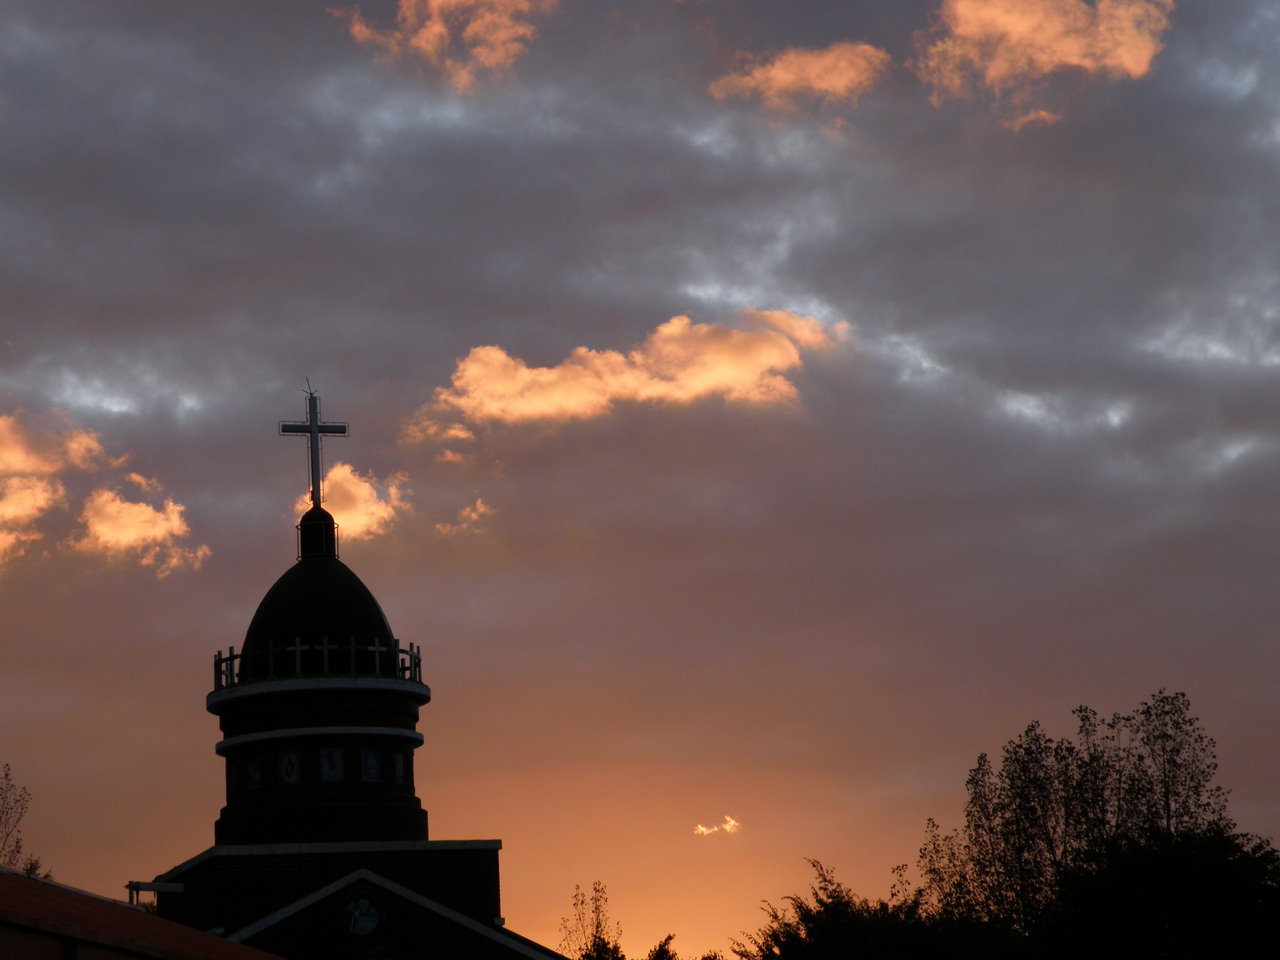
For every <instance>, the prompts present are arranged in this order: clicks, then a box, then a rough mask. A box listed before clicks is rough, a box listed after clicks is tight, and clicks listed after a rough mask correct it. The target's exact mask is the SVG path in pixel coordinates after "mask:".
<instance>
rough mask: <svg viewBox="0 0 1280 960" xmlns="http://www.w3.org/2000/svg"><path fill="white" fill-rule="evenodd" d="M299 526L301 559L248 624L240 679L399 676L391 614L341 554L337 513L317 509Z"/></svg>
mask: <svg viewBox="0 0 1280 960" xmlns="http://www.w3.org/2000/svg"><path fill="white" fill-rule="evenodd" d="M298 531H299V544H300V550H299V554H300V556H299V557H298V562H297V563H295V564H294V565H293V566H292V567H290V568H289V569H288V570H286V571H285V572H284V574H283V575H282V576H281V577H280V579H278V580H277V581H276V582H275V584H274V585H273V586H272V587H271V589H270V590H268V591H267V594H266V596H264V597H263V598H262V602H261V603H259V604H258V609H257V612H256V613H254V615H253V619H252V620H251V621H250V622H249V629H248V631H247V632H246V633H245V638H244V647H243V650H242V654H241V675H240V679H241V681H242V682H243V681H254V680H266V679H278V678H284V677H291V676H326V675H343V674H345V675H352V674H355V675H361V676H384V677H396V676H399V674H400V666H399V662H398V658H397V656H396V643H395V639H394V635H393V634H392V632H391V626H390V624H388V623H387V618H386V615H385V614H384V613H383V612H382V608H381V607H380V606H378V601H377V600H375V599H374V597H373V594H372V593H370V592H369V588H368V587H366V586H365V585H364V583H363V582H361V580H360V578H359V577H357V576H356V575H355V573H353V572H352V571H351V568H350V567H348V566H347V565H346V564H345V563H343V562H342V561H341V560H339V559H338V557H337V550H336V543H337V538H336V528H335V525H334V521H333V516H332V515H331V514H330V513H329V512H328V511H327V510H325V509H324V508H322V507H318V506H317V507H312V508H311V509H310V510H308V511H307V512H306V514H304V515H303V517H302V520H301V521H300V522H299V524H298Z"/></svg>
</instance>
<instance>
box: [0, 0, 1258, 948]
mask: <svg viewBox="0 0 1280 960" xmlns="http://www.w3.org/2000/svg"><path fill="white" fill-rule="evenodd" d="M0 11H2V15H0V126H2V128H3V136H2V137H0V250H2V253H0V284H2V287H0V289H2V290H3V301H2V302H3V309H2V312H0V611H2V612H3V621H2V626H0V762H7V763H9V764H11V765H12V769H13V774H14V777H15V779H16V780H17V781H18V782H19V783H21V784H23V785H25V786H26V787H28V788H29V789H30V791H31V795H32V802H31V809H30V813H29V815H28V818H27V820H26V822H25V825H24V828H25V829H24V834H25V839H26V843H27V846H28V848H29V849H30V850H31V851H32V852H34V853H36V854H38V855H39V856H40V857H41V858H42V860H43V861H44V863H45V865H46V866H47V867H49V868H51V869H52V870H53V873H54V876H55V878H56V879H58V880H60V881H63V882H65V883H69V884H73V885H76V886H80V887H84V888H86V889H89V890H93V891H96V892H100V893H105V894H110V895H117V896H123V893H124V889H123V884H124V883H125V882H126V881H128V880H134V879H150V878H152V877H153V876H155V875H156V874H157V873H159V872H161V871H163V870H166V869H168V868H170V867H172V866H174V865H175V864H177V863H179V862H181V861H182V860H185V859H186V858H188V857H190V856H192V855H194V854H196V853H198V852H199V851H200V850H202V849H204V848H205V847H206V846H208V845H209V844H210V843H211V842H212V825H213V821H214V819H215V817H216V816H217V813H218V809H219V807H220V805H221V803H222V800H223V787H222V766H221V762H220V761H219V760H218V758H217V757H216V756H215V755H214V752H213V745H214V743H215V742H216V740H217V739H218V730H217V723H216V720H215V719H214V718H213V717H211V716H210V715H208V714H207V713H206V712H205V710H204V696H205V694H206V693H207V692H208V691H209V689H210V688H211V686H212V681H213V676H212V662H213V655H214V652H215V651H217V650H219V649H222V650H225V649H226V648H227V647H228V646H230V645H233V644H234V645H239V644H240V642H241V640H242V638H243V635H244V630H245V628H246V627H247V625H248V623H249V620H250V617H251V616H252V614H253V611H254V609H255V607H256V605H257V603H258V601H259V600H260V599H261V597H262V595H263V594H264V593H265V592H266V590H267V588H268V587H269V586H270V585H271V584H272V582H273V581H274V580H275V578H276V577H277V576H279V575H280V574H281V573H282V572H283V571H284V570H285V569H286V568H287V567H288V566H289V565H290V564H291V563H292V562H293V558H294V530H293V524H294V523H295V522H296V518H297V515H298V509H299V508H298V500H299V498H300V497H302V496H303V495H304V494H305V493H306V490H307V459H306V451H305V447H306V445H305V443H303V442H301V441H300V440H298V439H296V438H287V437H280V436H278V435H277V423H278V421H280V420H284V419H299V418H301V417H302V416H303V415H304V412H305V411H304V404H305V395H304V390H305V388H306V386H307V382H308V378H309V380H310V383H311V385H312V386H314V387H315V388H316V390H317V391H318V392H319V394H320V395H321V397H322V404H323V408H322V413H323V415H324V417H325V418H326V419H329V420H339V421H346V422H349V423H350V425H351V430H350V436H349V437H346V438H333V439H330V440H328V441H326V443H325V446H324V460H325V468H326V471H327V477H328V480H327V486H326V493H327V497H328V500H327V503H326V506H327V507H328V508H329V509H330V510H331V511H332V512H333V513H334V514H335V515H336V517H337V519H338V521H339V523H340V525H341V528H340V531H341V532H340V536H341V546H342V557H343V559H344V560H345V561H346V562H347V563H348V565H350V566H351V567H352V568H353V569H354V570H355V571H356V573H357V574H359V576H360V577H361V578H362V579H363V580H364V581H365V583H366V584H367V585H368V586H369V587H370V588H371V589H372V591H373V592H374V594H375V595H376V596H377V597H378V599H379V600H380V602H381V604H382V606H383V609H384V610H385V612H386V614H387V616H388V618H389V620H390V622H391V625H392V627H393V628H394V629H395V631H396V633H397V635H398V637H399V639H400V640H401V641H402V642H413V643H415V644H421V645H422V647H423V673H424V679H426V681H427V682H428V683H429V684H430V685H431V687H432V690H433V700H432V702H431V703H430V704H429V705H428V706H427V707H426V708H424V711H423V717H422V721H421V723H420V726H419V729H420V730H421V731H422V732H423V734H424V735H425V737H426V745H425V746H424V747H423V748H422V749H421V750H419V751H418V756H417V767H416V775H417V783H418V791H419V795H420V797H421V798H422V801H423V804H424V806H426V807H427V809H428V810H429V811H430V823H431V835H432V837H433V838H434V839H470V838H495V837H496V838H501V839H502V840H503V843H504V846H503V853H502V871H503V872H502V877H503V908H504V913H505V916H506V919H507V923H508V925H509V927H510V928H511V929H513V930H515V931H517V932H519V933H521V934H524V935H526V936H529V937H532V938H534V939H537V940H540V941H542V942H544V943H547V944H549V945H551V946H555V945H556V944H557V942H558V940H559V933H558V927H559V921H560V918H561V917H562V916H564V915H566V914H567V913H568V912H569V908H570V897H571V895H572V893H573V888H574V885H575V884H581V885H583V886H584V887H588V888H589V886H590V884H591V882H592V881H594V880H601V881H603V882H604V883H605V884H606V885H607V888H608V892H609V900H610V906H611V908H612V913H613V915H614V916H615V917H616V918H617V919H618V920H620V921H621V923H622V931H623V946H624V948H625V949H626V950H627V952H628V953H629V954H638V955H641V956H643V955H644V953H645V952H646V951H647V950H648V949H649V948H650V947H652V946H653V945H654V944H655V943H656V942H657V941H658V940H659V939H660V938H661V937H663V936H664V935H665V934H667V933H674V934H676V940H675V942H674V944H673V946H674V947H675V949H677V950H679V951H680V952H681V953H682V954H688V955H696V952H697V951H702V950H710V949H713V948H715V949H721V950H725V949H726V948H727V945H728V941H729V939H730V938H732V937H738V936H740V935H741V934H742V933H743V931H745V930H749V929H754V928H755V927H757V926H758V925H759V924H760V923H761V922H762V921H763V914H761V913H760V909H759V907H760V902H761V901H762V900H773V901H775V902H776V901H778V900H779V898H781V897H783V896H785V895H787V894H789V893H795V892H802V891H803V890H805V889H806V887H807V884H808V882H809V879H810V877H811V871H810V868H809V866H808V865H807V864H806V862H805V858H806V857H815V858H818V859H820V860H822V861H823V862H824V863H826V864H828V865H830V866H831V867H833V868H834V869H835V872H836V875H837V877H838V878H840V879H842V880H844V881H845V882H846V883H848V884H850V885H851V886H852V887H853V888H854V889H855V890H856V891H857V892H859V893H861V894H864V895H868V896H873V897H876V896H883V895H886V894H887V892H888V888H889V884H890V881H891V875H890V870H891V868H892V867H893V866H894V865H895V864H899V863H911V864H914V861H915V856H916V851H917V849H918V847H919V844H920V841H921V838H922V836H923V827H924V822H925V819H926V818H927V817H930V816H933V817H935V818H937V819H938V820H939V822H940V823H941V824H942V825H943V826H944V827H948V828H949V827H952V826H956V825H958V824H959V823H960V822H961V818H962V810H963V801H964V779H965V776H966V773H967V771H968V769H969V768H970V766H972V764H973V762H974V759H975V757H976V756H977V754H978V753H979V752H982V751H990V752H993V753H994V752H997V751H998V750H999V748H1000V747H1001V745H1002V744H1003V743H1004V742H1005V741H1006V740H1008V739H1010V738H1011V737H1013V736H1015V735H1016V734H1017V733H1018V732H1019V731H1020V730H1021V729H1022V728H1023V727H1024V726H1025V725H1026V724H1027V723H1028V722H1030V721H1032V720H1035V719H1039V720H1041V721H1043V722H1044V724H1045V726H1046V728H1047V729H1048V731H1049V732H1050V733H1052V734H1055V735H1057V734H1065V733H1070V732H1071V727H1070V720H1071V718H1070V710H1071V708H1072V707H1073V706H1075V705H1077V704H1079V703H1087V704H1090V705H1092V706H1094V707H1096V708H1097V709H1098V710H1099V711H1101V712H1102V713H1104V714H1110V713H1111V712H1113V711H1125V710H1128V709H1131V708H1132V707H1134V706H1135V705H1136V704H1137V703H1138V702H1139V701H1140V700H1142V699H1144V698H1146V697H1147V696H1149V695H1150V694H1151V693H1153V692H1155V691H1156V690H1157V689H1158V688H1161V687H1165V688H1168V689H1170V690H1184V691H1186V692H1187V694H1188V695H1189V697H1190V699H1191V702H1192V705H1193V707H1194V710H1195V712H1196V713H1197V714H1198V715H1199V716H1200V718H1201V720H1202V722H1203V725H1204V727H1205V728H1206V729H1207V730H1208V732H1209V733H1210V734H1211V735H1212V736H1214V737H1215V738H1216V740H1217V743H1218V754H1219V761H1220V779H1221V782H1222V783H1223V784H1224V785H1225V786H1227V787H1229V788H1231V790H1232V807H1231V809H1232V812H1233V813H1234V815H1235V817H1236V819H1237V820H1238V821H1239V824H1240V826H1241V828H1242V829H1246V830H1250V831H1253V832H1256V833H1259V834H1262V835H1264V836H1270V837H1276V836H1277V835H1280V765H1277V764H1276V762H1275V758H1276V757H1277V756H1280V643H1278V642H1277V631H1278V630H1280V627H1278V626H1277V624H1280V590H1278V589H1277V588H1276V581H1277V576H1280V283H1278V281H1277V274H1276V269H1277V268H1276V265H1277V264H1278V263H1280V235H1278V234H1277V231H1276V226H1275V225H1276V224H1277V223H1280V210H1278V209H1277V197H1278V196H1280V194H1278V193H1277V191H1276V189H1275V185H1276V183H1277V182H1280V178H1278V176H1277V175H1278V174H1280V169H1278V168H1280V108H1278V107H1277V104H1280V58H1277V57H1276V56H1275V50H1276V45H1277V41H1278V40H1280V17H1278V16H1277V13H1276V8H1275V5H1274V4H1271V3H1267V2H1264V0H1233V2H1231V3H1222V2H1220V0H1096V2H1085V0H895V2H892V3H887V2H883V0H880V2H873V0H794V2H792V0H788V2H785V3H783V2H762V0H754V2H753V0H617V2H612V0H610V2H601V0H399V3H398V4H397V3H396V2H394V0H379V2H371V0H356V2H354V3H353V4H351V5H345V6H341V8H338V7H335V6H334V5H333V4H331V3H320V2H305V0H273V2H271V3H254V2H219V3H210V2H205V3H183V4H174V3H170V2H160V0H150V2H148V0H118V2H113V3H111V4H103V3H97V2H90V0H63V2H59V3H56V4H49V3H44V2H38V0H11V2H3V0H0Z"/></svg>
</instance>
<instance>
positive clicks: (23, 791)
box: [0, 763, 52, 880]
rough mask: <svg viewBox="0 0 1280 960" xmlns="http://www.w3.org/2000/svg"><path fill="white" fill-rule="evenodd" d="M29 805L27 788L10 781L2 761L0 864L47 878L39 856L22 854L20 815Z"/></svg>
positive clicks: (29, 875)
mask: <svg viewBox="0 0 1280 960" xmlns="http://www.w3.org/2000/svg"><path fill="white" fill-rule="evenodd" d="M30 804H31V791H29V790H28V789H27V788H26V787H20V786H18V784H16V783H14V781H13V771H12V770H11V769H10V767H9V764H7V763H6V764H5V765H4V768H3V771H0V867H7V868H8V869H10V870H18V871H21V872H22V873H25V874H26V875H27V876H28V877H42V878H44V879H46V880H47V879H49V877H51V876H52V874H51V873H49V872H48V871H47V870H45V871H42V868H41V863H40V858H39V857H36V856H32V855H31V854H24V853H23V846H22V818H23V817H25V816H26V815H27V807H28V806H30Z"/></svg>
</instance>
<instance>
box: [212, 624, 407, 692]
mask: <svg viewBox="0 0 1280 960" xmlns="http://www.w3.org/2000/svg"><path fill="white" fill-rule="evenodd" d="M312 651H314V652H315V653H319V654H320V658H319V660H320V664H321V669H320V671H319V672H318V673H317V672H316V671H315V670H313V669H308V670H307V671H305V673H304V671H303V669H302V663H303V661H302V655H303V654H304V653H309V652H312ZM280 653H283V654H285V656H284V657H280V656H277V654H280ZM289 654H293V656H292V658H290V657H289V656H288V655H289ZM331 654H332V656H330V655H331ZM367 654H372V657H373V665H374V669H373V674H372V675H373V676H385V674H383V673H382V670H381V666H382V658H383V657H394V658H395V660H394V661H390V662H389V663H388V666H390V663H394V664H395V671H396V673H395V675H396V677H397V678H398V679H400V680H412V681H415V682H417V683H421V682H422V645H421V644H413V643H410V644H409V646H407V647H401V646H399V645H398V644H397V643H396V642H395V641H390V642H388V643H383V642H382V640H380V639H375V640H374V641H373V643H357V642H356V639H355V637H352V638H351V639H350V640H349V641H348V642H347V643H335V642H332V641H330V640H329V638H328V637H325V638H324V639H323V640H322V641H321V642H320V643H303V642H302V641H301V640H300V639H295V640H293V641H292V642H290V643H287V644H285V645H284V647H282V648H280V649H279V650H277V649H275V647H274V644H273V643H272V642H270V641H268V642H267V656H266V666H267V675H266V676H264V677H254V678H253V679H254V680H283V679H287V678H289V677H301V676H309V677H311V676H322V677H350V676H368V675H369V674H367V673H365V672H363V671H360V672H358V671H357V670H356V662H357V657H358V656H359V657H360V659H361V660H362V661H365V662H367V661H368V656H366V655H367ZM243 659H244V654H243V653H236V648H235V647H228V648H227V652H226V653H223V652H222V651H221V650H219V651H216V652H215V653H214V655H213V689H214V690H223V689H225V688H227V687H234V686H237V685H238V684H240V683H241V682H242V677H241V669H240V665H241V661H242V660H243ZM290 660H292V664H291V665H292V667H293V670H292V671H290V670H287V669H285V670H281V669H280V666H281V664H282V663H283V664H284V665H286V666H288V665H290ZM307 662H308V665H309V666H310V665H312V664H314V662H315V658H314V656H309V657H308V658H307Z"/></svg>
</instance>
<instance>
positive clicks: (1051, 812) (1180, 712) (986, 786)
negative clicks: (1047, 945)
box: [918, 689, 1234, 930]
mask: <svg viewBox="0 0 1280 960" xmlns="http://www.w3.org/2000/svg"><path fill="white" fill-rule="evenodd" d="M1190 709H1191V705H1190V702H1189V701H1188V699H1187V697H1186V694H1183V693H1166V692H1165V691H1164V690H1163V689H1162V690H1160V691H1158V692H1157V693H1156V694H1155V695H1154V696H1153V697H1152V698H1151V699H1150V700H1148V701H1144V702H1143V703H1141V704H1139V706H1138V708H1137V710H1135V711H1134V712H1133V713H1130V714H1123V715H1121V714H1115V715H1113V716H1112V717H1111V719H1110V720H1107V721H1100V720H1099V718H1098V715H1097V713H1096V712H1095V711H1094V710H1092V709H1091V708H1089V707H1083V706H1082V707H1077V708H1076V710H1075V711H1074V713H1075V716H1076V719H1077V721H1078V732H1077V737H1076V739H1075V740H1071V739H1069V738H1063V739H1061V740H1054V739H1053V738H1051V737H1049V736H1047V735H1046V734H1045V733H1044V731H1043V730H1041V729H1040V725H1039V724H1038V723H1032V724H1031V725H1030V726H1028V727H1027V728H1026V730H1024V731H1023V732H1022V733H1021V734H1020V735H1019V736H1018V737H1016V738H1015V739H1013V740H1010V741H1009V742H1008V743H1007V744H1005V747H1004V750H1003V752H1002V755H1001V760H1000V766H999V768H998V769H996V768H993V766H992V764H991V761H990V760H989V758H988V757H987V755H986V754H982V755H980V756H979V757H978V761H977V763H976V764H975V766H974V768H973V769H972V770H971V771H970V772H969V778H968V780H967V781H966V784H965V786H966V789H967V791H968V794H969V797H968V801H967V802H966V804H965V823H964V829H963V832H960V831H956V832H953V833H950V834H943V833H942V832H941V830H940V829H939V827H938V825H937V823H936V822H935V821H933V820H929V821H928V823H927V824H926V828H925V840H924V843H923V845H922V846H921V848H920V856H919V860H918V866H919V870H920V873H921V876H922V877H923V880H924V886H923V888H922V890H921V897H922V903H923V905H924V907H925V909H926V910H927V911H929V912H930V913H931V914H933V915H937V916H939V917H964V918H971V919H977V920H981V921H990V922H995V923H1000V924H1005V925H1008V926H1010V927H1012V928H1014V929H1018V930H1027V929H1029V927H1030V926H1031V924H1032V923H1033V922H1034V921H1035V920H1036V919H1037V918H1038V917H1040V916H1041V915H1042V914H1043V913H1044V912H1045V910H1046V909H1047V908H1048V907H1049V905H1050V904H1051V903H1053V902H1054V900H1055V898H1056V897H1057V896H1058V893H1059V890H1060V887H1061V884H1062V882H1063V879H1064V877H1065V876H1067V875H1068V874H1070V873H1074V872H1076V871H1079V870H1081V869H1089V865H1090V864H1096V863H1097V862H1098V860H1099V857H1100V856H1101V855H1102V854H1103V852H1104V851H1106V850H1108V849H1115V848H1116V847H1117V845H1118V844H1134V843H1137V844H1141V843H1143V842H1145V841H1147V840H1154V839H1157V838H1167V837H1173V838H1176V837H1181V836H1184V835H1200V834H1205V833H1218V834H1223V835H1230V834H1231V831H1232V830H1233V829H1234V824H1233V823H1232V821H1231V819H1230V817H1229V816H1228V815H1227V807H1226V791H1225V790H1223V789H1222V788H1221V787H1218V786H1215V785H1214V783H1213V778H1214V775H1215V774H1216V772H1217V763H1216V761H1215V756H1214V742H1213V739H1212V738H1210V737H1209V736H1208V735H1207V734H1205V733H1204V731H1203V730H1201V728H1200V725H1199V720H1198V719H1197V718H1196V717H1194V716H1192V715H1191V712H1190Z"/></svg>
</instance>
